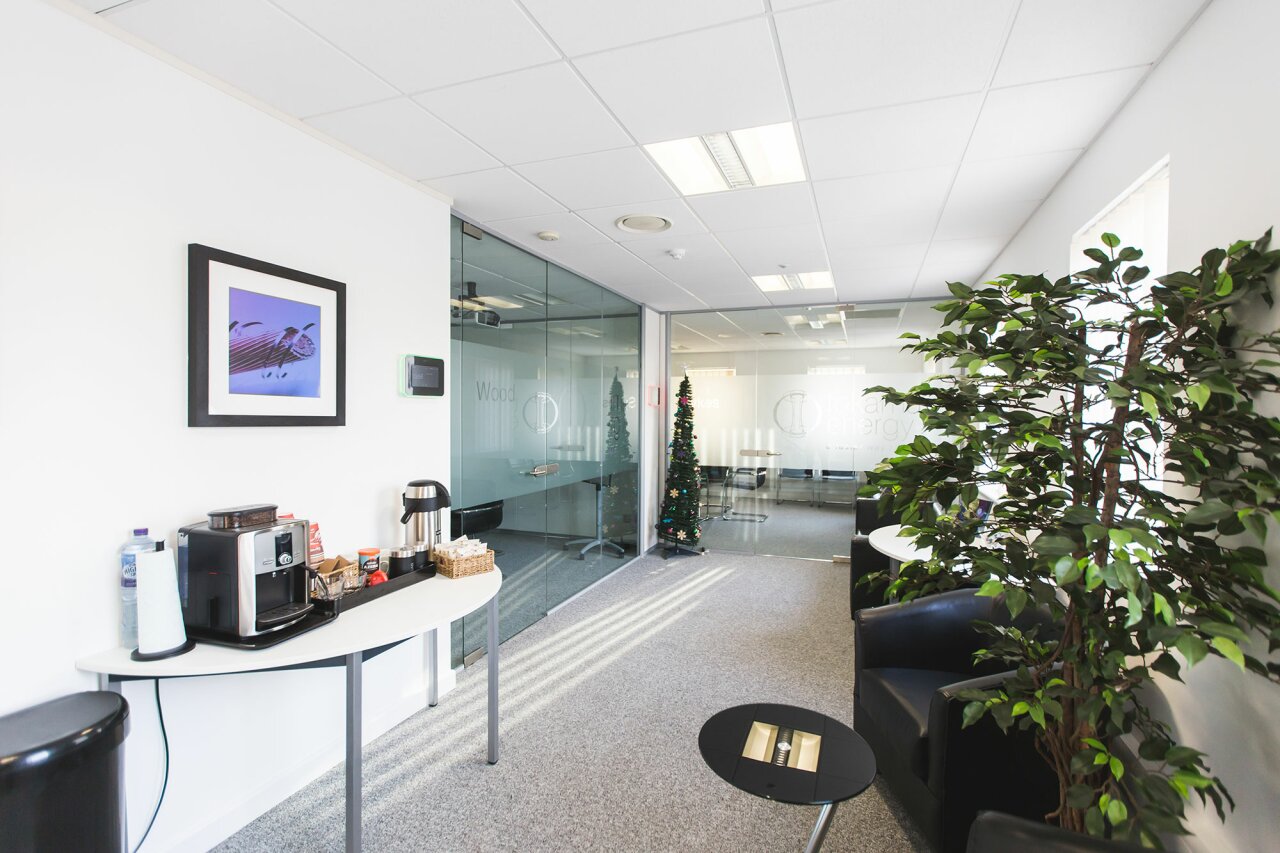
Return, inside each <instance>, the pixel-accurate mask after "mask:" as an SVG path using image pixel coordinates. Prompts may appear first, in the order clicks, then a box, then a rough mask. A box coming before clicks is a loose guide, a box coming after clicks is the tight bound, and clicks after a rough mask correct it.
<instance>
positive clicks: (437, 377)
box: [404, 355, 444, 397]
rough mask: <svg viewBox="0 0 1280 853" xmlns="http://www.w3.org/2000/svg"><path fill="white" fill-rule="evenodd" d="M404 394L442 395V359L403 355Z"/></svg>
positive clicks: (416, 395)
mask: <svg viewBox="0 0 1280 853" xmlns="http://www.w3.org/2000/svg"><path fill="white" fill-rule="evenodd" d="M404 394H405V395H406V396H409V397H440V396H443V395H444V359H442V358H430V357H428V356H422V355H406V356H405V357H404Z"/></svg>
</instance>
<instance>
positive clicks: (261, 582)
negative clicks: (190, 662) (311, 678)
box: [178, 504, 333, 648]
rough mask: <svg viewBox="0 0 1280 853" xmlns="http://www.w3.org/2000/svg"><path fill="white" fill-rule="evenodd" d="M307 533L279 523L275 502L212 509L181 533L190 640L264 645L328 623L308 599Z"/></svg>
mask: <svg viewBox="0 0 1280 853" xmlns="http://www.w3.org/2000/svg"><path fill="white" fill-rule="evenodd" d="M307 533H308V530H307V522H305V521H302V520H294V519H277V518H276V508H275V506H274V505H272V504H255V505H251V506H239V507H231V508H230V509H222V510H214V511H213V512H211V513H209V520H208V521H202V522H200V523H199V524H191V525H187V526H186V527H183V528H181V529H180V530H179V531H178V587H179V591H180V594H181V597H182V621H183V622H184V623H185V625H186V628H187V633H188V635H189V636H191V637H193V638H195V639H199V640H205V641H206V642H214V643H223V644H226V645H233V646H242V647H248V648H261V647H263V646H269V645H272V644H273V643H277V642H280V641H281V640H285V639H288V638H289V637H294V636H297V635H298V634H300V633H302V632H304V631H308V630H310V629H312V628H316V627H319V625H321V624H323V622H325V621H328V619H332V618H333V616H332V615H331V614H330V615H324V614H320V613H319V612H318V611H315V610H314V607H313V605H312V604H311V599H310V596H309V595H308V590H307V583H308V579H307V546H308V541H307V540H308V536H307ZM322 616H323V617H324V618H321V617H322Z"/></svg>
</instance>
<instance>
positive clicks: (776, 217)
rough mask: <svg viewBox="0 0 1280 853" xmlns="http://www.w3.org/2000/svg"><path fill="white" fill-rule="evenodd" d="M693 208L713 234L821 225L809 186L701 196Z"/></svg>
mask: <svg viewBox="0 0 1280 853" xmlns="http://www.w3.org/2000/svg"><path fill="white" fill-rule="evenodd" d="M689 206H690V207H692V208H693V212H694V213H696V214H698V216H700V217H701V218H702V221H703V223H704V224H705V225H706V226H707V227H708V228H710V229H711V230H712V231H743V230H746V229H750V228H781V227H783V226H786V225H812V224H814V223H816V222H817V221H818V212H817V211H816V210H815V209H814V206H813V191H812V190H811V189H810V188H809V184H808V183H800V184H780V185H778V186H773V187H751V188H749V189H741V190H731V191H729V192H723V193H711V194H710V195H700V196H695V197H694V198H691V199H689Z"/></svg>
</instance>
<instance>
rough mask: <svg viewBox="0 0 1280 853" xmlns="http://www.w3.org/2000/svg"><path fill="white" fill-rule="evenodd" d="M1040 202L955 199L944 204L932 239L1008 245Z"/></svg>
mask: <svg viewBox="0 0 1280 853" xmlns="http://www.w3.org/2000/svg"><path fill="white" fill-rule="evenodd" d="M1039 206H1040V200H1036V199H1033V200H1031V201H1025V200H1018V201H993V200H990V199H980V198H971V199H958V198H953V199H951V200H950V201H949V202H947V209H946V210H944V211H943V212H942V220H941V221H940V222H939V223H938V231H937V234H936V235H935V236H936V238H937V239H939V240H971V239H980V238H984V237H991V238H997V237H998V238H1003V239H1004V240H1005V241H1008V240H1009V239H1010V238H1012V237H1013V235H1014V234H1017V233H1018V229H1020V228H1021V227H1022V225H1023V223H1024V222H1026V221H1027V218H1028V217H1030V216H1031V214H1032V213H1035V210H1036V208H1037V207H1039Z"/></svg>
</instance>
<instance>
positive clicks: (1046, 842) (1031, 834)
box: [967, 812, 1147, 853]
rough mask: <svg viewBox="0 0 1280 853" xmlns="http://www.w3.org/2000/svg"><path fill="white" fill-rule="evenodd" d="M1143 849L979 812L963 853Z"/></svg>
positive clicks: (1107, 852) (1126, 851) (1121, 852)
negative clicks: (965, 851)
mask: <svg viewBox="0 0 1280 853" xmlns="http://www.w3.org/2000/svg"><path fill="white" fill-rule="evenodd" d="M1146 849H1147V848H1145V847H1142V846H1141V845H1138V844H1131V843H1130V842H1127V841H1108V840H1107V839H1105V838H1094V837H1092V836H1089V835H1081V834H1080V833H1078V832H1071V831H1069V830H1066V829H1062V828H1061V827H1057V826H1049V825H1048V824H1046V823H1044V822H1043V821H1036V820H1027V819H1025V818H1020V817H1014V816H1013V815H1008V814H1003V813H1001V812H982V813H981V814H979V815H978V819H977V820H975V821H974V822H973V827H972V828H971V829H970V830H969V846H968V848H967V853H1027V851H1035V853H1139V851H1146Z"/></svg>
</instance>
